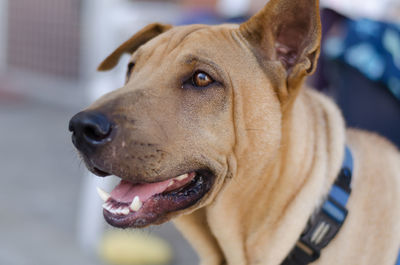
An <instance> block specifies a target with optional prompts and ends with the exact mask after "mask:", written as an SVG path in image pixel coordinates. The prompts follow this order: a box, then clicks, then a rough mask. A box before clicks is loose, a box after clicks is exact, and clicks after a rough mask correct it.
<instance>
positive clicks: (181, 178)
mask: <svg viewBox="0 0 400 265" xmlns="http://www.w3.org/2000/svg"><path fill="white" fill-rule="evenodd" d="M188 176H189V175H188V174H184V175H180V176H179V177H176V178H175V179H176V180H178V181H181V180H184V179H185V178H187V177H188Z"/></svg>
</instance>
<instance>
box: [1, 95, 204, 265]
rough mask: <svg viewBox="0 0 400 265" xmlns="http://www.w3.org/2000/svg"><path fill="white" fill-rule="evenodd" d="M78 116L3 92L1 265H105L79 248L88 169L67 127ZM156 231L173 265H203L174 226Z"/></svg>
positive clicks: (56, 106) (72, 112)
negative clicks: (169, 250)
mask: <svg viewBox="0 0 400 265" xmlns="http://www.w3.org/2000/svg"><path fill="white" fill-rule="evenodd" d="M78 110H79V109H76V107H75V106H74V107H70V108H68V107H66V106H62V107H61V106H59V105H57V104H50V103H49V102H48V101H40V100H37V99H31V98H27V97H23V96H20V95H15V94H12V93H8V92H4V91H3V92H2V90H1V88H0V124H1V125H0V126H1V130H0V167H1V177H0V180H1V184H0V264H5V265H37V264H40V265H47V264H48V265H54V264H57V265H63V264H65V265H67V264H68V265H71V264H74V265H80V264H82V265H83V264H85V265H92V264H93V265H94V264H102V263H101V262H100V261H99V260H97V258H96V257H93V256H91V255H89V254H84V252H83V251H82V250H81V249H79V247H78V245H77V242H76V220H77V209H78V207H79V194H80V192H81V190H80V185H81V183H82V177H83V176H84V175H85V174H84V171H85V170H86V169H85V168H84V166H83V165H82V164H81V162H80V161H79V159H78V157H77V155H76V153H75V151H74V149H73V146H72V144H71V143H70V135H69V133H68V130H67V124H68V120H69V118H70V117H71V116H72V115H73V114H74V113H76V112H77V111H78ZM93 188H95V187H93ZM99 211H101V209H99ZM150 231H152V232H153V231H154V232H155V233H158V234H160V235H161V236H163V237H164V238H166V239H167V240H168V241H169V242H170V243H171V244H172V246H173V249H174V250H175V252H176V258H175V261H174V263H173V264H176V265H183V264H185V265H188V264H196V263H197V258H196V255H195V253H194V252H193V250H191V248H190V247H189V245H188V244H187V243H186V242H185V241H184V240H183V239H182V237H181V236H180V235H179V234H178V233H177V232H176V230H175V229H174V228H173V226H172V225H171V224H168V225H164V226H162V227H161V228H159V227H156V228H150Z"/></svg>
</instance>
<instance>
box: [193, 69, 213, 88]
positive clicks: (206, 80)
mask: <svg viewBox="0 0 400 265" xmlns="http://www.w3.org/2000/svg"><path fill="white" fill-rule="evenodd" d="M213 82H214V80H212V78H211V77H210V76H209V75H208V74H206V73H204V72H201V71H198V72H195V73H194V75H193V76H192V84H193V86H195V87H206V86H208V85H210V84H211V83H213Z"/></svg>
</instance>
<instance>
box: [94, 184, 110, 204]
mask: <svg viewBox="0 0 400 265" xmlns="http://www.w3.org/2000/svg"><path fill="white" fill-rule="evenodd" d="M97 194H99V196H100V198H101V199H102V200H103V201H106V200H108V199H109V198H110V197H111V196H110V194H108V193H107V192H105V191H104V190H102V189H101V188H99V187H97Z"/></svg>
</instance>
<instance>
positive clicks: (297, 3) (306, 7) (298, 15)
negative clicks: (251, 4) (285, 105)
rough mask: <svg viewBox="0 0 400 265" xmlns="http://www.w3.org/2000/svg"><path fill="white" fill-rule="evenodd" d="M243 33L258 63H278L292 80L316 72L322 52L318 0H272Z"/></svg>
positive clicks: (246, 24) (241, 27)
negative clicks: (270, 61) (268, 61)
mask: <svg viewBox="0 0 400 265" xmlns="http://www.w3.org/2000/svg"><path fill="white" fill-rule="evenodd" d="M239 30H240V33H241V34H242V35H243V36H244V37H245V39H246V40H247V41H248V42H249V43H250V45H251V46H252V48H253V50H254V53H256V56H257V58H258V59H259V60H261V61H263V60H277V61H278V60H279V61H280V62H281V63H282V65H283V67H284V68H285V70H286V72H287V81H288V85H291V84H290V83H291V80H292V81H294V80H299V78H300V79H301V80H302V78H301V77H304V76H305V75H307V74H311V73H313V71H314V70H315V66H316V61H317V59H318V55H319V49H320V36H321V23H320V17H319V4H318V0H270V1H269V2H268V3H267V5H266V6H265V7H264V8H263V9H262V10H261V11H260V12H258V13H257V14H255V15H254V16H253V17H251V18H250V19H249V20H248V21H247V22H245V23H243V24H241V25H240V28H239Z"/></svg>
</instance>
